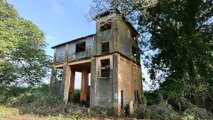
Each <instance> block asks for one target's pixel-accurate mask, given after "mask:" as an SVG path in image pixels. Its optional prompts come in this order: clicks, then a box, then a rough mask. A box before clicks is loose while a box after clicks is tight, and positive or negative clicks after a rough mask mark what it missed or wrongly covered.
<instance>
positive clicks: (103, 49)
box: [102, 42, 109, 54]
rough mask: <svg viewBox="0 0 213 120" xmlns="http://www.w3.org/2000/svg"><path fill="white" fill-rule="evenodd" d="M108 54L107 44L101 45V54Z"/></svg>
mask: <svg viewBox="0 0 213 120" xmlns="http://www.w3.org/2000/svg"><path fill="white" fill-rule="evenodd" d="M106 53H109V42H105V43H102V54H106Z"/></svg>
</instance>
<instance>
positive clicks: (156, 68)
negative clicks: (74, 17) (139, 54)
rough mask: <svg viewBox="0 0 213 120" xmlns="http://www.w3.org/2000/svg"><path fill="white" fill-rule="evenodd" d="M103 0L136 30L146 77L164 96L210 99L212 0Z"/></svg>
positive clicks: (200, 100) (197, 102) (198, 101)
mask: <svg viewBox="0 0 213 120" xmlns="http://www.w3.org/2000/svg"><path fill="white" fill-rule="evenodd" d="M107 1H108V3H109V4H111V7H116V8H118V9H120V11H123V13H124V15H127V16H129V18H131V20H132V21H133V22H134V23H135V24H136V25H137V26H138V31H139V32H140V33H141V45H142V48H143V53H144V54H143V56H144V58H145V59H144V62H145V63H146V67H148V68H149V72H150V78H151V79H152V80H154V81H156V80H158V81H159V83H160V89H161V90H163V91H164V93H165V94H166V96H172V95H174V96H176V97H177V96H178V97H180V98H181V97H183V98H188V99H189V100H191V101H192V102H193V103H195V104H199V103H202V100H206V99H211V100H213V99H212V97H213V96H212V92H213V91H212V85H213V84H212V83H213V62H212V61H213V14H212V13H213V1H212V0H159V1H156V0H141V1H139V0H122V2H121V1H120V0H107ZM149 1H152V2H150V3H151V4H149ZM147 36H150V37H147ZM146 50H149V51H152V52H151V53H152V54H147V53H146V52H145V51H146ZM200 98H202V99H200Z"/></svg>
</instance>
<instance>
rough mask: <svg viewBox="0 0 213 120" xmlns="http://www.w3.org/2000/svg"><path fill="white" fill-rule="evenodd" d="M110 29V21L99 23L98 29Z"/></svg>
mask: <svg viewBox="0 0 213 120" xmlns="http://www.w3.org/2000/svg"><path fill="white" fill-rule="evenodd" d="M109 29H111V22H109V21H108V22H106V23H103V22H102V23H101V27H100V31H105V30H109Z"/></svg>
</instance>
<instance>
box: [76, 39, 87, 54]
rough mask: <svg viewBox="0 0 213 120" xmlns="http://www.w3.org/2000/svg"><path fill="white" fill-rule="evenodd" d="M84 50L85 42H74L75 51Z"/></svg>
mask: <svg viewBox="0 0 213 120" xmlns="http://www.w3.org/2000/svg"><path fill="white" fill-rule="evenodd" d="M85 50H86V43H85V42H81V43H77V44H76V49H75V51H76V53H77V52H82V51H85Z"/></svg>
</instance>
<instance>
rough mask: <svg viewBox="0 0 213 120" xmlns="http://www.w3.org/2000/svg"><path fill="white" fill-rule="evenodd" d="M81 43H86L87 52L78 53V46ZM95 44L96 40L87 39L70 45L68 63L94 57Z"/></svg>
mask: <svg viewBox="0 0 213 120" xmlns="http://www.w3.org/2000/svg"><path fill="white" fill-rule="evenodd" d="M80 42H86V51H82V52H78V53H76V51H75V50H76V44H77V43H80ZM93 42H94V38H93V37H90V38H86V39H83V40H79V41H76V42H73V43H70V44H68V61H74V60H79V59H82V58H88V57H92V56H93V51H92V48H93Z"/></svg>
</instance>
